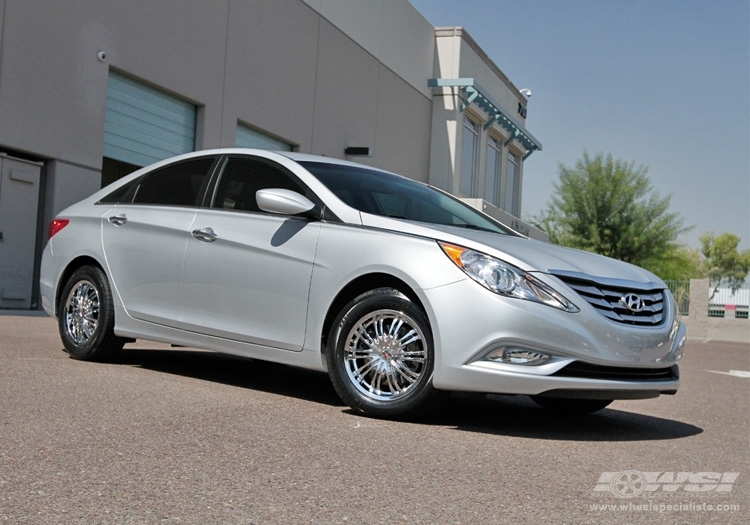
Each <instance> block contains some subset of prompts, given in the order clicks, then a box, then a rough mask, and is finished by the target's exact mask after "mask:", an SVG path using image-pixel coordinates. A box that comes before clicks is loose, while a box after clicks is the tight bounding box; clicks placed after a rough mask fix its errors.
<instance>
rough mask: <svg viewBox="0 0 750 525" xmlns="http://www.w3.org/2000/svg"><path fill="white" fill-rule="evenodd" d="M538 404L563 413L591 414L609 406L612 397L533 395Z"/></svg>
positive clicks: (532, 397)
mask: <svg viewBox="0 0 750 525" xmlns="http://www.w3.org/2000/svg"><path fill="white" fill-rule="evenodd" d="M531 399H533V400H534V403H536V404H537V405H539V406H541V407H543V408H546V409H547V410H551V411H554V412H559V413H562V414H591V413H592V412H598V411H599V410H601V409H603V408H605V407H607V406H609V404H610V403H611V402H612V401H613V400H612V399H574V398H567V397H543V396H531Z"/></svg>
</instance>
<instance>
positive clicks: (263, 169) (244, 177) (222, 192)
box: [211, 157, 310, 212]
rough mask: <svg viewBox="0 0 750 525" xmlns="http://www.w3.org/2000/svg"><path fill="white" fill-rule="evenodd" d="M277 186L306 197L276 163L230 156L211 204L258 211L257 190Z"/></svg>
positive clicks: (217, 206)
mask: <svg viewBox="0 0 750 525" xmlns="http://www.w3.org/2000/svg"><path fill="white" fill-rule="evenodd" d="M271 188H280V189H285V190H292V191H295V192H297V193H300V194H302V195H306V196H308V198H310V197H309V192H308V191H305V188H303V187H302V185H301V184H300V183H299V182H297V181H296V180H295V179H293V178H292V176H291V175H289V174H288V173H286V172H285V171H282V169H281V168H280V167H278V166H276V165H275V164H271V163H270V162H268V161H264V160H262V159H256V158H251V157H234V158H230V159H229V160H228V162H227V164H226V167H225V168H224V170H223V171H222V174H221V179H220V181H219V185H218V187H217V189H216V195H215V197H214V199H213V204H212V205H211V207H212V208H222V209H225V210H238V211H253V212H260V211H261V210H260V208H259V207H258V203H257V202H256V199H255V194H256V193H257V192H258V190H265V189H271Z"/></svg>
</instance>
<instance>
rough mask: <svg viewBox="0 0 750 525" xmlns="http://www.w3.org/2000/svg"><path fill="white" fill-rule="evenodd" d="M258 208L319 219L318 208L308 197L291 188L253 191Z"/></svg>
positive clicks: (281, 213) (280, 213)
mask: <svg viewBox="0 0 750 525" xmlns="http://www.w3.org/2000/svg"><path fill="white" fill-rule="evenodd" d="M255 201H256V202H257V203H258V208H260V209H261V210H263V211H267V212H268V213H277V214H279V215H302V216H305V217H312V218H315V219H320V208H318V207H317V206H316V205H315V204H313V202H312V201H310V199H308V198H307V197H305V196H304V195H301V194H299V193H297V192H296V191H292V190H284V189H281V188H270V189H267V190H258V191H257V192H256V193H255Z"/></svg>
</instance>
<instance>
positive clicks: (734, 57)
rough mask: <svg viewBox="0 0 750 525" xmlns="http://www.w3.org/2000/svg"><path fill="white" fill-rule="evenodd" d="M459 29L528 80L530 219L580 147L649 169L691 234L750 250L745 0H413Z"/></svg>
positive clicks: (689, 239)
mask: <svg viewBox="0 0 750 525" xmlns="http://www.w3.org/2000/svg"><path fill="white" fill-rule="evenodd" d="M410 1H411V3H412V5H414V7H416V8H417V10H419V12H420V13H421V14H422V15H423V16H424V17H425V18H426V19H427V20H428V21H429V22H430V23H431V24H432V25H434V26H436V27H438V26H463V27H464V28H465V29H466V30H467V31H468V32H469V34H470V35H471V36H472V37H473V38H474V40H476V41H477V43H478V44H479V45H480V46H481V47H482V48H483V49H484V50H485V51H486V52H487V54H489V56H490V57H491V58H492V60H493V61H494V62H495V63H496V64H497V65H498V66H499V67H500V69H502V70H503V72H505V74H506V75H508V77H509V78H510V79H511V81H512V82H513V83H514V84H515V85H516V87H518V88H519V89H523V88H529V89H531V90H532V92H533V95H532V97H531V99H530V100H529V105H528V116H527V120H526V125H527V128H528V129H529V131H530V132H531V133H532V134H533V135H534V136H535V137H536V138H537V139H538V140H539V141H540V142H541V143H542V144H543V147H544V148H543V150H542V151H541V152H535V153H534V154H533V155H531V157H529V158H528V159H527V161H526V163H525V166H524V190H523V206H522V208H523V210H522V215H523V216H524V217H529V216H531V215H535V214H537V213H538V212H539V211H540V210H542V209H543V208H544V207H545V206H546V204H547V202H548V201H549V198H550V195H551V193H552V191H553V183H554V182H556V181H557V180H558V164H559V163H562V164H565V165H566V166H573V165H575V163H576V161H577V160H578V159H580V158H581V156H582V154H583V152H584V150H586V151H588V152H589V153H591V154H595V153H598V152H604V153H611V154H612V155H613V156H614V157H615V158H617V159H622V160H625V161H634V162H635V164H636V165H643V166H646V167H648V176H649V178H650V179H651V182H652V184H653V186H654V188H655V189H656V191H658V192H659V194H660V195H662V196H666V195H670V194H671V195H672V201H671V205H672V207H671V210H672V211H677V212H679V213H680V214H681V215H682V217H683V218H684V219H685V225H686V226H694V230H693V231H692V232H690V233H688V234H686V235H684V236H683V238H682V241H683V242H684V243H685V244H687V245H689V246H692V247H698V246H699V242H698V236H699V235H701V234H703V233H705V232H707V231H714V232H715V233H722V232H731V233H734V234H736V235H738V236H739V237H741V238H742V244H741V247H742V248H749V247H750V0H713V1H705V0H554V1H553V0H516V1H511V0H495V1H492V0H460V1H459V0H450V1H449V0H410Z"/></svg>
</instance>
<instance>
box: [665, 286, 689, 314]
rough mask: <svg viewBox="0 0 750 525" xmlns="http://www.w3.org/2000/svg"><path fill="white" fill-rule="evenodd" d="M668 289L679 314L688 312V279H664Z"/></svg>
mask: <svg viewBox="0 0 750 525" xmlns="http://www.w3.org/2000/svg"><path fill="white" fill-rule="evenodd" d="M666 283H667V287H668V288H669V291H670V292H672V295H674V298H675V301H677V311H679V312H680V315H688V314H689V313H690V281H666Z"/></svg>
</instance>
